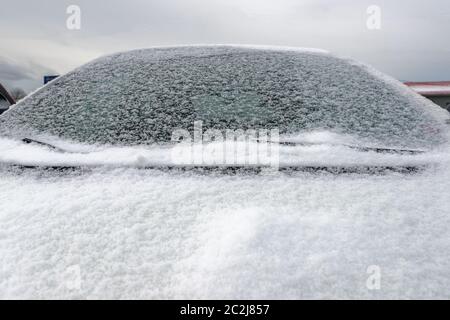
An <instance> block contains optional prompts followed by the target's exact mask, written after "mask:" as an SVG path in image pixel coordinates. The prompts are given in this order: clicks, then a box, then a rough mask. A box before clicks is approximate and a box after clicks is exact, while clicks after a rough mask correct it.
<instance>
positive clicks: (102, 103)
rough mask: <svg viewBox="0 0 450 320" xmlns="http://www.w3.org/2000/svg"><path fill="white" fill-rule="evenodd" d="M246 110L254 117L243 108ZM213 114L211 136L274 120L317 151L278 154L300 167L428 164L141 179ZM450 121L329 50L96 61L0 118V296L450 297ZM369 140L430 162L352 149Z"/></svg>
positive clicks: (151, 54)
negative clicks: (374, 275)
mask: <svg viewBox="0 0 450 320" xmlns="http://www.w3.org/2000/svg"><path fill="white" fill-rule="evenodd" d="M205 96H209V97H214V99H213V100H214V101H215V102H217V101H219V102H221V103H219V106H218V107H220V112H218V110H214V109H213V108H212V109H211V108H210V107H212V106H211V105H210V104H209V102H208V101H210V100H208V99H206V100H205V99H204V98H203V97H205ZM196 99H197V100H196ZM245 99H247V100H245ZM194 101H197V104H196V103H194ZM225 101H226V102H225ZM239 101H247V102H248V103H247V104H246V106H248V108H247V107H246V108H247V109H246V108H244V109H242V110H240V109H239V108H237V109H238V110H239V113H235V112H236V110H234V109H233V107H231V106H236V104H237V103H238V102H239ZM222 102H223V103H222ZM142 103H144V104H142ZM142 106H144V107H142ZM260 109H264V110H263V111H262V110H260ZM241 111H242V112H241ZM259 111H261V112H259ZM209 112H211V113H212V114H210V113H209ZM248 112H250V113H251V115H254V116H255V117H252V116H249V117H246V115H247V113H248ZM258 112H259V113H258ZM199 114H202V115H203V116H204V117H203V120H204V121H205V122H207V121H209V125H221V124H227V125H230V124H231V125H232V126H236V127H238V126H241V125H245V124H246V123H247V124H249V125H250V124H251V125H256V124H260V125H262V126H263V127H271V126H272V124H276V125H277V126H279V127H280V128H281V129H283V130H284V131H285V132H284V135H282V137H283V139H286V140H289V141H297V142H303V143H304V145H300V146H295V147H288V146H285V147H281V148H280V161H281V162H282V163H283V161H284V163H286V164H292V163H295V164H304V165H309V164H313V165H355V164H363V165H420V164H426V165H427V166H426V170H423V171H420V172H419V173H415V174H399V173H395V172H386V173H384V174H330V173H323V172H322V173H320V172H316V173H311V172H309V173H308V172H278V173H273V172H272V173H268V174H266V173H261V174H253V173H246V174H240V173H237V174H223V173H220V172H214V171H213V172H208V173H206V172H205V173H197V172H190V171H188V172H181V171H163V170H150V169H142V167H145V166H147V165H149V164H155V163H156V164H157V163H168V161H170V157H169V153H168V152H169V151H168V149H167V146H164V145H159V144H157V145H152V144H150V142H152V141H156V142H164V141H166V139H167V133H168V131H170V130H171V129H172V128H173V127H175V126H177V127H178V126H180V125H181V126H184V125H188V124H191V122H192V121H193V119H194V118H197V117H198V115H199ZM222 114H223V117H222V118H220V117H221V115H222ZM238 115H239V117H240V116H242V117H243V118H242V119H245V121H240V119H241V118H239V117H238ZM217 117H219V118H217ZM195 120H199V119H195ZM200 120H202V119H200ZM219 120H220V121H219ZM280 120H283V121H282V122H278V121H280ZM444 121H445V114H444V113H442V112H441V110H439V109H438V108H437V107H435V106H434V105H433V104H432V103H430V104H428V103H427V102H426V100H424V99H422V98H421V97H419V96H418V95H416V94H414V93H412V92H411V90H409V89H408V88H406V87H404V86H402V85H400V84H398V83H397V82H396V81H394V80H392V79H390V78H388V77H386V76H384V75H381V74H379V73H377V72H376V71H374V70H372V69H371V68H370V67H367V66H363V65H361V64H359V63H356V62H349V61H347V60H343V59H340V58H336V57H332V56H330V55H328V54H326V53H321V52H314V51H305V50H301V51H295V50H291V49H290V50H283V51H281V50H278V49H272V48H264V50H262V49H261V48H259V49H258V50H256V49H252V48H249V47H246V48H238V47H222V46H216V47H207V48H205V47H204V48H195V47H194V48H187V47H186V48H169V49H151V50H141V51H134V52H131V53H124V54H118V55H113V56H110V57H106V58H102V59H100V60H97V61H94V62H92V63H90V64H88V65H86V66H84V67H82V68H80V69H77V70H75V71H74V72H72V73H69V74H67V75H65V76H63V77H61V78H60V79H58V80H55V81H54V82H52V83H50V84H49V85H47V86H45V87H44V88H42V89H41V90H39V91H37V92H36V93H34V94H33V95H31V96H29V97H27V98H26V99H24V100H23V101H21V102H20V103H19V104H18V105H17V106H15V107H14V108H13V109H12V110H10V111H8V112H7V113H6V114H5V115H4V116H2V117H1V129H0V130H1V131H2V133H3V134H4V135H5V136H2V138H1V139H0V163H1V165H0V190H1V192H0V299H12V298H20V299H25V298H35V299H50V298H56V299H63V298H72V299H96V298H99V299H107V298H117V299H130V298H137V299H165V298H167V299H196V298H201V299H298V298H321V299H324V298H325V299H326V298H339V299H345V298H351V299H356V298H362V299H374V298H388V299H391V298H405V299H406V298H422V299H428V298H442V299H448V298H449V295H450V293H449V288H450V274H449V270H450V250H448V248H449V246H450V238H449V234H450V203H449V197H448V191H449V189H450V147H449V145H448V143H447V142H444V141H443V140H445V138H446V133H445V134H444V133H443V131H445V130H446V128H445V127H444V125H443V124H441V123H443V122H444ZM299 129H300V130H299ZM436 129H437V130H436ZM304 131H307V132H306V133H305V132H304ZM440 131H441V132H440ZM24 136H27V137H40V136H43V137H44V136H45V137H47V138H48V139H50V140H46V141H47V142H51V143H53V144H55V145H56V146H58V147H60V148H63V149H65V150H67V151H69V152H66V153H61V152H57V151H55V150H52V149H51V148H48V147H45V146H41V145H35V144H28V145H27V144H24V143H22V142H20V141H19V140H18V138H22V137H24ZM69 140H70V141H69ZM366 140H367V141H366ZM362 141H363V142H364V144H365V143H366V142H371V143H373V144H374V145H392V146H402V145H406V146H408V147H424V146H425V147H426V149H432V150H429V151H427V152H425V153H423V154H416V155H411V154H378V153H375V152H359V151H358V150H354V149H349V148H347V147H345V146H344V144H355V143H356V144H358V143H360V142H362ZM142 142H145V143H142ZM433 143H436V145H434V146H435V147H431V146H433ZM437 143H442V144H440V145H437ZM124 145H125V146H124ZM7 164H20V165H46V166H51V165H72V164H73V165H80V166H82V167H81V168H79V169H73V170H49V169H47V170H44V169H39V168H34V169H27V168H18V167H13V166H10V165H7ZM370 266H378V267H379V268H380V271H381V282H380V289H379V290H369V288H368V287H367V286H366V282H367V280H368V278H369V276H371V274H368V273H367V270H368V268H369V267H370Z"/></svg>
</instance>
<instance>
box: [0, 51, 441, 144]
mask: <svg viewBox="0 0 450 320" xmlns="http://www.w3.org/2000/svg"><path fill="white" fill-rule="evenodd" d="M383 77H385V76H384V75H380V74H378V73H376V72H375V71H374V70H371V69H370V68H369V67H366V66H364V65H362V64H359V63H356V62H353V61H350V60H347V59H342V58H338V57H334V56H332V55H330V54H328V53H326V52H322V51H318V50H295V49H292V48H284V49H282V48H271V47H258V48H253V47H248V46H243V47H238V46H204V47H170V48H153V49H145V50H137V51H131V52H126V53H119V54H114V55H111V56H107V57H103V58H100V59H97V60H95V61H93V62H91V63H88V64H87V65H85V66H82V67H80V68H78V69H76V70H74V71H73V72H70V73H68V74H66V75H65V76H62V77H60V78H58V79H56V80H54V81H52V82H51V83H49V84H48V85H47V86H45V87H43V88H42V89H41V90H39V91H37V92H35V93H34V94H32V95H30V96H28V97H27V98H26V99H24V100H23V101H21V102H20V103H18V104H17V105H16V106H15V107H14V108H12V109H11V110H10V111H8V112H6V113H5V114H4V115H3V116H2V117H1V118H0V133H2V135H4V136H5V135H7V136H12V137H16V138H17V137H38V136H40V135H43V134H47V135H51V136H56V137H57V138H62V139H70V140H74V141H76V142H83V143H89V144H116V145H136V144H152V143H165V142H168V141H170V138H171V134H172V132H173V131H174V130H175V129H177V128H181V129H187V130H190V131H191V130H192V127H193V124H194V121H200V120H201V121H203V124H204V128H205V130H207V129H208V128H214V129H244V130H245V129H248V128H250V129H258V128H266V129H272V128H278V129H279V130H280V133H281V134H293V133H299V132H309V131H311V130H330V131H333V132H336V133H340V134H351V135H355V136H358V137H361V138H363V139H368V140H371V141H372V142H373V143H376V144H379V145H383V146H396V147H397V146H404V147H427V148H429V147H431V146H433V145H436V144H439V143H442V142H444V141H445V139H447V137H444V136H443V131H445V128H444V123H445V119H446V118H448V113H445V111H444V110H439V108H438V107H437V106H435V105H433V104H432V103H428V102H426V100H424V99H422V98H420V97H419V96H418V95H416V94H415V93H413V92H411V90H406V88H404V86H403V85H402V84H400V83H398V82H396V81H392V80H389V81H388V80H387V79H386V78H383Z"/></svg>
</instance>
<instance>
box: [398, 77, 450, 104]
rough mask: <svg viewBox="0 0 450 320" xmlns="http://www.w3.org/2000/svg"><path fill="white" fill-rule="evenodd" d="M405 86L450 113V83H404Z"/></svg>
mask: <svg viewBox="0 0 450 320" xmlns="http://www.w3.org/2000/svg"><path fill="white" fill-rule="evenodd" d="M405 85H407V86H408V87H410V88H411V89H413V90H414V91H415V92H417V93H418V94H420V95H422V96H424V97H425V98H428V99H430V100H431V101H433V102H434V103H435V104H437V105H438V106H441V107H442V108H444V109H447V110H448V111H450V81H438V82H405Z"/></svg>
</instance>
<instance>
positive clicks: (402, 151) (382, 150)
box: [258, 141, 425, 155]
mask: <svg viewBox="0 0 450 320" xmlns="http://www.w3.org/2000/svg"><path fill="white" fill-rule="evenodd" d="M258 142H260V141H258ZM268 142H269V143H277V144H279V145H283V146H292V147H297V146H317V145H324V144H327V143H305V142H292V141H278V142H277V141H268ZM327 145H330V146H335V147H336V146H338V147H346V148H350V149H354V150H358V151H363V152H369V151H373V152H376V153H394V154H411V155H414V154H423V153H425V151H423V150H413V149H395V148H379V147H365V146H355V145H350V144H332V143H331V144H327Z"/></svg>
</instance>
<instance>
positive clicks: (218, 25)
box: [0, 0, 450, 91]
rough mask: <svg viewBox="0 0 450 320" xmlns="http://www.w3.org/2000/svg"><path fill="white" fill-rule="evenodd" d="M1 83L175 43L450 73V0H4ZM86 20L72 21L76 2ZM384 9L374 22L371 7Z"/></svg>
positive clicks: (22, 83)
mask: <svg viewBox="0 0 450 320" xmlns="http://www.w3.org/2000/svg"><path fill="white" fill-rule="evenodd" d="M0 4H1V6H0V82H1V83H3V84H5V85H6V86H7V87H8V88H12V87H23V88H24V89H26V90H27V91H30V90H33V89H35V88H37V87H38V86H40V85H41V84H42V76H43V75H45V74H62V73H65V72H67V71H70V70H71V69H73V68H75V67H77V66H79V65H81V64H83V63H85V62H88V61H89V60H91V59H93V58H96V57H98V56H101V55H103V54H107V53H111V52H116V51H123V50H129V49H134V48H144V47H150V46H158V45H174V44H207V43H221V44H223V43H238V44H269V45H286V46H299V47H315V48H323V49H326V50H328V51H331V52H334V53H336V54H339V55H342V56H349V57H353V58H355V59H358V60H361V61H364V62H366V63H369V64H372V65H373V66H374V67H376V68H378V69H379V70H381V71H383V72H385V73H388V74H390V75H392V76H394V77H396V78H398V79H401V80H416V81H418V80H450V41H449V36H448V33H449V31H450V1H449V0H429V1H424V0H395V1H392V0H390V1H388V0H370V1H366V0H160V1H154V0H127V1H118V0H117V1H116V0H71V1H65V0H40V1H30V0H0ZM72 4H75V5H78V6H79V7H80V9H81V29H80V30H69V29H68V28H67V26H66V20H67V18H68V17H69V15H68V14H67V13H66V9H67V7H68V6H69V5H72ZM370 5H378V6H379V7H380V8H381V29H380V30H369V29H368V28H367V25H366V22H367V19H368V18H369V15H368V14H367V12H366V11H367V8H368V7H369V6H370Z"/></svg>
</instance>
